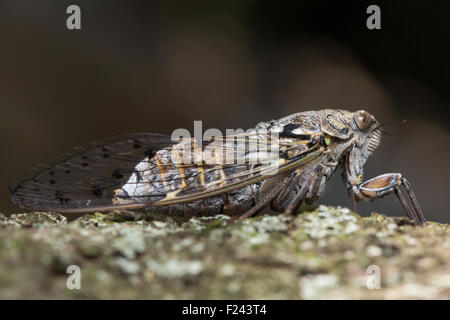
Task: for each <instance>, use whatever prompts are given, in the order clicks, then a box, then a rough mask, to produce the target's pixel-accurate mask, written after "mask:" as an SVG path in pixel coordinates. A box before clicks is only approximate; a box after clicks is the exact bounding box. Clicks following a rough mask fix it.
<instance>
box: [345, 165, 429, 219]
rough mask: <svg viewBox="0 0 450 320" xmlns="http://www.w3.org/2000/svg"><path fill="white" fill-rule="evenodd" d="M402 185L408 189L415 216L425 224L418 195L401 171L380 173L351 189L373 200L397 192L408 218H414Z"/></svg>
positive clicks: (357, 194) (357, 195)
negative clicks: (401, 187)
mask: <svg viewBox="0 0 450 320" xmlns="http://www.w3.org/2000/svg"><path fill="white" fill-rule="evenodd" d="M400 186H403V187H404V188H405V189H406V193H407V195H408V198H409V201H410V203H411V204H412V207H413V212H414V214H415V217H416V218H417V220H418V221H419V223H420V224H422V225H424V224H425V222H426V221H425V217H424V216H423V213H422V210H421V209H420V206H419V203H418V202H417V199H416V196H415V195H414V192H413V191H412V188H411V185H410V184H409V182H408V180H406V179H405V178H403V177H402V175H401V174H400V173H386V174H382V175H379V176H377V177H375V178H372V179H370V180H367V181H366V182H363V183H361V184H355V185H353V186H352V188H351V191H352V193H353V194H354V195H355V196H356V197H357V198H358V199H360V200H365V199H369V200H372V199H377V198H381V197H384V196H386V195H388V194H390V193H395V195H396V196H397V198H398V199H399V200H400V203H401V204H402V207H403V209H404V210H405V212H406V215H407V216H408V218H409V219H411V220H414V216H413V213H412V210H411V209H410V207H409V206H408V204H407V201H406V199H405V197H404V195H403V193H402V192H401V190H400Z"/></svg>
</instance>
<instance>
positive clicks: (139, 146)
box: [133, 140, 142, 149]
mask: <svg viewBox="0 0 450 320" xmlns="http://www.w3.org/2000/svg"><path fill="white" fill-rule="evenodd" d="M133 147H134V148H135V149H139V148H142V145H141V143H140V142H139V140H134V144H133Z"/></svg>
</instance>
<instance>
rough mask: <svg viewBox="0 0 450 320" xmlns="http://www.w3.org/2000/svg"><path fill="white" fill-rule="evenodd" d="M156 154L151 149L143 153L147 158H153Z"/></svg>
mask: <svg viewBox="0 0 450 320" xmlns="http://www.w3.org/2000/svg"><path fill="white" fill-rule="evenodd" d="M155 154H156V152H154V151H153V150H152V149H148V150H147V151H145V156H146V157H148V158H153V157H154V156H155Z"/></svg>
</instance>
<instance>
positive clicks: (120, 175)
mask: <svg viewBox="0 0 450 320" xmlns="http://www.w3.org/2000/svg"><path fill="white" fill-rule="evenodd" d="M112 176H113V178H116V179H121V178H123V174H122V173H121V172H120V170H115V171H114V172H113V173H112Z"/></svg>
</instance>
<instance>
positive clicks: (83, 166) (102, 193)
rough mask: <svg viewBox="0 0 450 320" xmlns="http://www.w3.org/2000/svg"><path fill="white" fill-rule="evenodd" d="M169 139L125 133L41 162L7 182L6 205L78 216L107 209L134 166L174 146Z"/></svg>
mask: <svg viewBox="0 0 450 320" xmlns="http://www.w3.org/2000/svg"><path fill="white" fill-rule="evenodd" d="M173 144H174V142H173V141H172V140H171V139H170V136H167V135H162V134H153V133H135V134H125V135H121V136H116V137H110V138H106V139H102V140H98V141H95V142H92V143H90V144H87V145H84V146H81V147H78V148H76V149H74V150H72V151H71V152H69V153H63V154H61V155H59V156H57V157H56V158H54V159H52V160H50V161H47V162H44V163H41V164H39V165H37V166H36V167H35V168H33V169H31V170H30V171H29V172H27V173H26V174H25V176H23V177H21V178H19V179H16V180H14V181H12V182H11V183H10V184H9V189H10V191H11V192H12V194H13V195H12V197H11V200H12V202H13V203H14V204H16V205H17V206H19V207H23V208H29V209H34V210H42V211H77V210H78V209H85V208H89V209H88V210H86V211H92V210H96V208H99V209H101V208H107V207H110V206H111V204H112V202H111V199H112V198H113V197H114V192H115V190H116V189H118V188H120V187H121V186H122V185H123V184H124V183H126V181H127V180H128V178H129V177H130V175H131V174H132V173H133V171H134V168H135V166H136V165H137V164H138V163H139V162H141V161H143V159H145V158H148V157H150V158H151V157H152V156H153V155H154V154H155V153H156V152H157V151H158V150H160V149H162V148H167V147H169V146H171V145H173Z"/></svg>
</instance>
